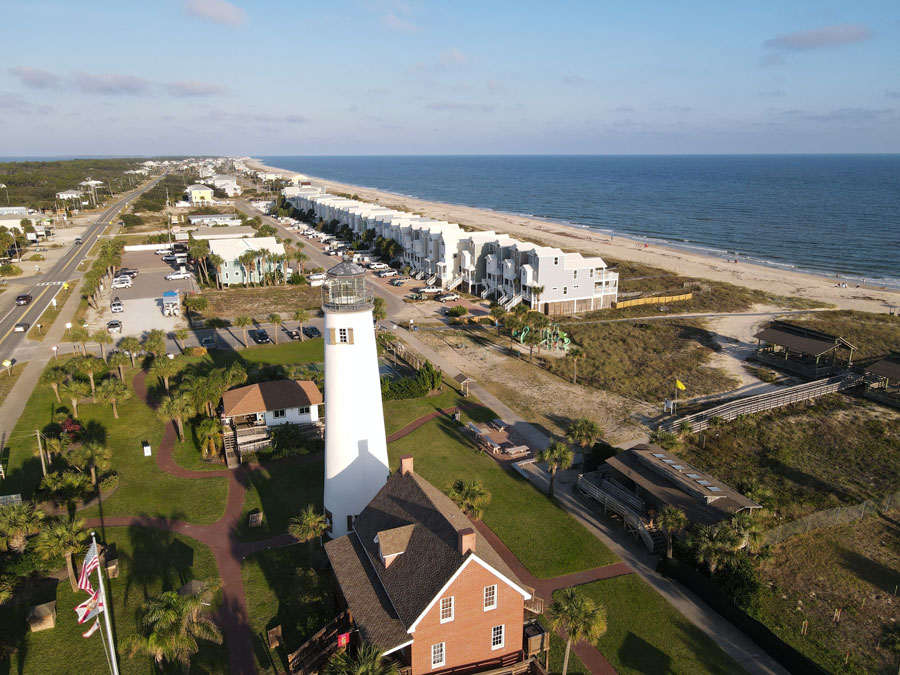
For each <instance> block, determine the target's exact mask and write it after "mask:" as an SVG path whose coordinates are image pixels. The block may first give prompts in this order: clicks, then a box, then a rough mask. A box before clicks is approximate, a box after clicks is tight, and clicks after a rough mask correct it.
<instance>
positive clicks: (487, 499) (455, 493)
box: [447, 478, 491, 520]
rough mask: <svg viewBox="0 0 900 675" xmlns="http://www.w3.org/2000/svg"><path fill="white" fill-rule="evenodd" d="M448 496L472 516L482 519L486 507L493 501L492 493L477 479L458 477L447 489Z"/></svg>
mask: <svg viewBox="0 0 900 675" xmlns="http://www.w3.org/2000/svg"><path fill="white" fill-rule="evenodd" d="M447 496H448V497H450V499H452V500H453V501H454V502H456V505H457V506H458V507H459V508H460V509H462V510H463V512H464V513H465V514H466V515H467V516H469V517H470V518H474V519H475V520H481V517H482V516H483V515H484V507H485V506H487V505H488V504H490V503H491V493H490V492H488V491H487V490H485V489H484V485H482V484H481V483H480V482H478V481H476V480H464V479H462V478H457V479H456V480H455V481H453V484H452V485H451V486H450V487H449V488H448V489H447Z"/></svg>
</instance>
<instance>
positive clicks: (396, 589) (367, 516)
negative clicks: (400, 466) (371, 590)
mask: <svg viewBox="0 0 900 675" xmlns="http://www.w3.org/2000/svg"><path fill="white" fill-rule="evenodd" d="M404 525H414V526H415V527H414V528H413V532H412V534H411V536H410V538H409V543H408V544H407V546H406V551H405V552H404V553H402V554H401V555H399V556H397V557H396V558H395V559H394V561H393V562H392V563H391V565H390V566H389V567H387V568H385V566H384V564H383V563H382V562H381V557H380V555H379V551H378V544H377V543H375V536H376V535H377V534H378V533H379V532H382V531H384V530H391V529H394V528H398V527H403V526H404ZM471 527H472V522H471V521H470V520H469V519H468V518H467V517H466V516H465V514H463V512H462V511H460V510H459V508H458V507H457V506H456V504H454V503H453V501H452V500H451V499H450V498H449V497H447V496H446V495H445V494H444V493H442V492H441V491H440V490H438V489H437V488H436V487H434V486H433V485H431V484H430V483H428V481H426V480H424V479H423V478H421V477H420V476H418V475H416V474H414V473H413V474H409V475H402V474H400V473H395V474H393V475H392V476H391V477H390V478H389V479H388V482H387V484H385V486H384V487H383V488H382V489H381V491H379V493H378V494H377V495H376V496H375V498H374V499H373V500H372V501H371V502H369V505H368V506H367V507H366V508H365V509H364V510H363V512H362V513H361V514H360V515H359V517H357V519H356V521H355V522H354V524H353V528H354V530H355V532H356V534H357V536H358V537H359V541H360V542H361V543H362V546H363V548H364V549H365V552H366V554H367V557H368V562H369V563H370V564H371V566H372V568H373V569H375V571H376V572H377V574H378V577H379V579H380V580H381V583H382V585H383V586H384V589H385V591H387V594H388V596H389V597H390V599H391V603H392V605H393V606H394V608H395V609H396V610H397V613H398V615H399V618H400V620H401V621H402V622H403V624H404V625H405V626H406V627H407V628H408V627H409V626H410V625H411V624H412V623H413V621H415V620H416V619H417V618H418V617H419V615H420V614H421V613H422V612H423V611H424V610H425V608H426V607H427V606H428V603H430V602H431V601H432V600H433V599H434V597H435V596H436V595H437V593H438V592H439V591H440V590H441V588H442V587H443V586H444V584H446V583H447V581H448V580H449V579H450V577H451V576H453V574H454V573H455V572H456V570H458V569H459V567H460V565H462V563H463V562H464V561H465V557H464V556H462V555H460V553H459V542H458V534H457V532H458V531H459V530H463V529H466V528H471ZM475 554H476V555H477V556H478V557H479V558H481V559H482V560H484V561H485V562H486V563H488V564H489V565H491V566H492V567H494V568H495V569H497V571H498V572H500V573H501V574H503V575H504V576H506V577H508V578H509V579H510V580H511V581H512V582H513V583H516V584H518V585H519V586H522V587H523V588H527V587H525V586H524V585H523V584H522V582H521V581H519V579H518V578H517V577H516V576H515V574H514V573H513V571H512V570H511V569H509V567H508V566H507V565H506V564H505V563H504V562H503V560H502V559H501V558H500V556H499V554H497V552H496V551H495V550H494V549H493V548H492V547H491V545H490V544H488V542H487V541H486V540H485V539H483V538H482V537H480V536H477V535H476V543H475ZM411 580H415V583H410V582H411ZM348 602H349V601H348Z"/></svg>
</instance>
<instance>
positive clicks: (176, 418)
mask: <svg viewBox="0 0 900 675" xmlns="http://www.w3.org/2000/svg"><path fill="white" fill-rule="evenodd" d="M194 410H195V408H194V405H193V403H192V402H191V400H190V398H189V397H187V396H185V395H184V394H181V395H179V396H166V397H164V398H163V399H162V401H160V402H159V407H158V408H157V409H156V414H157V416H158V417H159V419H161V420H162V421H163V422H170V421H171V422H174V423H175V429H176V431H178V440H180V441H182V442H183V441H184V418H185V417H190V416H191V415H193V414H194Z"/></svg>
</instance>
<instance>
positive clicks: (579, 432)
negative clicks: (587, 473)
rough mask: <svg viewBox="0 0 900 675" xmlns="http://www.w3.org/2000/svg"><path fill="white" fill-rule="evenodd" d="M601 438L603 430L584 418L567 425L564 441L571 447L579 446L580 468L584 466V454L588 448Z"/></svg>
mask: <svg viewBox="0 0 900 675" xmlns="http://www.w3.org/2000/svg"><path fill="white" fill-rule="evenodd" d="M601 436H603V429H601V428H600V425H599V424H597V423H596V422H594V421H593V420H589V419H588V418H586V417H580V418H579V419H577V420H572V422H571V423H570V424H569V428H568V429H567V430H566V440H567V441H569V443H572V444H573V445H580V446H581V466H582V467H583V466H584V453H585V452H587V449H588V448H589V447H593V445H594V443H596V442H597V440H598V439H599V438H600V437H601Z"/></svg>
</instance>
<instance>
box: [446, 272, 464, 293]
mask: <svg viewBox="0 0 900 675" xmlns="http://www.w3.org/2000/svg"><path fill="white" fill-rule="evenodd" d="M462 282H463V278H462V274H460V275H459V276H458V277H456V278H454V279H453V280H451V281H450V283H449V284H447V290H448V291H452V290H453V289H454V288H456V287H457V286H459V285H460V284H461V283H462Z"/></svg>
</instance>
